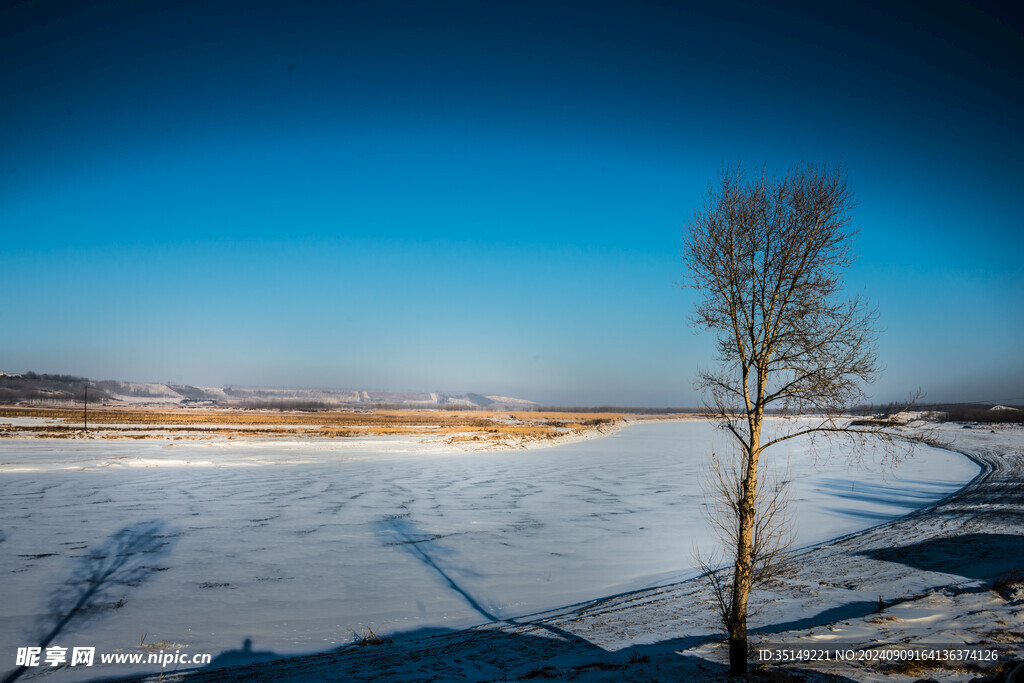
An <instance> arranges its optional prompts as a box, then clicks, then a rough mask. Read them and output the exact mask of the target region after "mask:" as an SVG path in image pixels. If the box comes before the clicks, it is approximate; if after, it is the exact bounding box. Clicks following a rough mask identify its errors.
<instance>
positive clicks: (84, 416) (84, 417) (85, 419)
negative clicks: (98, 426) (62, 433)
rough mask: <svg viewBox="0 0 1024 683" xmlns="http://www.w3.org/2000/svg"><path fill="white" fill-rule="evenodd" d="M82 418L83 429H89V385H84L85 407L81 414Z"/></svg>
mask: <svg viewBox="0 0 1024 683" xmlns="http://www.w3.org/2000/svg"><path fill="white" fill-rule="evenodd" d="M82 420H83V422H85V431H89V385H88V384H86V385H85V409H84V412H83V414H82Z"/></svg>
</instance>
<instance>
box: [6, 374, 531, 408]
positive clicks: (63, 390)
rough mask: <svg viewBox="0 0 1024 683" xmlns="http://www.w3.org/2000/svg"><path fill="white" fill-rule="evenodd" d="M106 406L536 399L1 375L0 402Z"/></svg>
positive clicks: (522, 403)
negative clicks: (84, 403)
mask: <svg viewBox="0 0 1024 683" xmlns="http://www.w3.org/2000/svg"><path fill="white" fill-rule="evenodd" d="M86 387H88V394H89V402H90V403H92V402H96V403H105V404H109V405H138V406H146V405H162V406H168V405H182V406H195V405H205V406H222V407H240V408H282V409H287V408H292V409H299V410H301V409H307V410H309V409H314V410H315V409H319V410H327V409H332V408H359V407H365V408H372V407H395V408H444V409H458V408H465V409H475V408H487V409H492V410H512V409H529V408H531V407H534V406H536V405H538V404H537V403H536V402H534V401H529V400H527V399H522V398H512V397H509V396H500V395H497V394H493V395H484V394H475V393H466V394H450V393H444V392H397V391H364V390H354V389H353V390H342V389H337V390H336V389H302V388H271V387H250V386H234V385H228V386H225V387H197V386H192V385H189V384H174V383H170V382H122V381H119V380H91V379H88V378H86V377H77V376H75V375H48V374H39V373H35V372H26V373H24V374H17V373H8V372H0V402H3V403H53V404H63V403H68V402H75V401H82V400H84V399H85V393H86Z"/></svg>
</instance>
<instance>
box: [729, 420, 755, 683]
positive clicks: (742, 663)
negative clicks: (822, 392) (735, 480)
mask: <svg viewBox="0 0 1024 683" xmlns="http://www.w3.org/2000/svg"><path fill="white" fill-rule="evenodd" d="M751 422H752V424H751V430H750V436H751V439H750V449H749V450H748V451H747V458H746V460H747V468H746V472H745V473H744V476H743V498H742V499H741V500H740V501H739V519H738V522H739V535H738V541H737V547H736V566H735V573H734V575H733V592H732V606H731V610H730V612H731V613H730V615H729V674H730V675H732V676H744V675H746V673H747V599H748V598H749V597H750V583H751V578H752V575H753V559H754V558H753V555H754V516H755V515H756V514H757V509H756V507H755V504H754V501H755V496H756V493H757V458H758V455H760V453H759V450H760V449H759V445H760V437H761V421H760V420H759V419H757V418H755V419H754V420H752V421H751Z"/></svg>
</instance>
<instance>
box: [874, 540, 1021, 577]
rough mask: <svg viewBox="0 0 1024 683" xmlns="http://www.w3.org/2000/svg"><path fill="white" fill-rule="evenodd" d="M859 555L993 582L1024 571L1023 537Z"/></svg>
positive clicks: (929, 543) (942, 542)
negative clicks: (1001, 576)
mask: <svg viewBox="0 0 1024 683" xmlns="http://www.w3.org/2000/svg"><path fill="white" fill-rule="evenodd" d="M860 554H861V555H864V556H866V557H870V558H872V559H875V560H884V561H886V562H897V563H899V564H904V565H907V566H908V567H913V568H915V569H923V570H925V571H930V572H941V573H944V574H955V575H957V576H963V577H966V578H969V579H992V578H995V577H996V576H998V575H1000V574H1002V573H1004V572H1007V571H1010V570H1012V569H1018V568H1021V567H1024V536H1021V535H1017V534H981V533H979V534H961V535H959V536H946V537H943V538H932V539H928V540H926V541H919V542H918V543H911V544H909V545H904V546H898V547H895V548H879V549H876V550H865V551H862V552H861V553H860Z"/></svg>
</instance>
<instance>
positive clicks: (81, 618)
mask: <svg viewBox="0 0 1024 683" xmlns="http://www.w3.org/2000/svg"><path fill="white" fill-rule="evenodd" d="M176 536H177V532H176V531H169V530H168V529H167V528H166V525H165V524H164V522H162V521H160V520H150V521H146V522H138V523H135V524H129V525H128V526H126V527H124V528H122V529H120V530H119V531H117V532H115V533H113V534H112V535H111V536H109V537H108V538H107V540H106V541H104V542H103V544H102V545H100V546H99V547H96V548H93V549H92V550H89V551H88V552H87V553H86V554H85V555H84V556H82V557H80V558H79V559H78V561H77V562H76V563H75V565H74V567H73V569H72V571H71V574H70V576H69V577H68V578H67V580H66V581H65V582H64V584H63V585H62V586H61V587H60V588H58V589H56V590H54V591H53V592H52V593H51V594H50V597H49V601H48V604H47V616H45V617H43V618H42V619H41V620H40V622H39V624H37V626H36V628H37V630H38V633H39V634H40V636H39V639H38V641H37V642H38V647H41V648H42V649H43V650H45V649H46V648H47V647H48V646H49V645H50V643H52V642H53V641H54V639H55V638H57V636H59V635H60V634H62V633H64V632H65V630H66V629H67V628H68V627H69V626H70V625H72V624H74V625H75V626H76V627H78V626H81V625H82V624H84V623H86V622H87V621H89V620H91V619H94V618H98V617H101V616H104V615H106V614H108V613H109V612H111V611H113V610H117V609H120V608H121V607H123V606H124V604H125V601H126V600H127V596H126V595H125V594H124V592H122V591H125V592H126V591H127V590H128V589H131V588H136V587H138V586H139V585H141V584H142V583H143V582H144V581H146V580H147V579H148V578H149V577H150V576H151V575H152V574H153V573H155V572H158V571H162V570H163V569H164V568H163V567H159V566H155V563H156V562H157V561H158V560H159V559H160V558H162V557H164V556H165V555H167V554H168V553H169V552H170V550H171V546H172V545H173V544H174V538H175V537H176ZM115 591H117V593H120V595H119V597H117V598H116V599H115V595H116V593H115ZM25 670H26V667H24V666H22V667H19V668H17V669H15V670H14V671H12V672H11V673H9V674H8V675H7V676H6V677H5V678H4V680H3V683H12V681H15V680H16V679H18V678H19V677H20V676H21V675H22V674H23V673H25Z"/></svg>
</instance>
